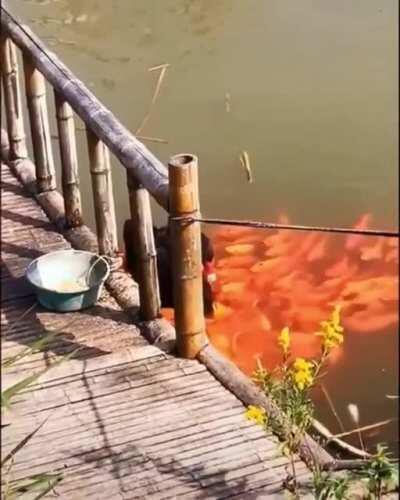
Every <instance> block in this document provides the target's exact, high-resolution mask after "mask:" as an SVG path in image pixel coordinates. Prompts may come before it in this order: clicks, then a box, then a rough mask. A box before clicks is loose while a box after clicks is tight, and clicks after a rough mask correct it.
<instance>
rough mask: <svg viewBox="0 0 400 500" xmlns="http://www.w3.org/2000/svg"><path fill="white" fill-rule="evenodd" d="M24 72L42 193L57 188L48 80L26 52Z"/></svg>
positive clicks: (39, 186)
mask: <svg viewBox="0 0 400 500" xmlns="http://www.w3.org/2000/svg"><path fill="white" fill-rule="evenodd" d="M24 73H25V91H26V100H27V104H28V111H29V121H30V126H31V137H32V146H33V155H34V158H35V166H36V182H37V187H38V191H39V192H40V193H41V192H43V191H52V190H53V189H55V188H56V177H55V169H54V161H53V151H52V148H51V136H50V126H49V118H48V114H47V103H46V82H45V79H44V77H43V75H42V74H41V73H40V72H39V70H37V69H36V68H35V66H34V64H33V62H32V60H31V59H30V57H29V56H28V55H27V54H24Z"/></svg>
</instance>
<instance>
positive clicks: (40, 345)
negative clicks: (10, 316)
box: [1, 318, 77, 369]
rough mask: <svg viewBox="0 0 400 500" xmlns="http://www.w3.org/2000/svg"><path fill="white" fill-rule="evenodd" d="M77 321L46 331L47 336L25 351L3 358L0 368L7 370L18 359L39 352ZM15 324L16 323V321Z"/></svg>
mask: <svg viewBox="0 0 400 500" xmlns="http://www.w3.org/2000/svg"><path fill="white" fill-rule="evenodd" d="M75 321H77V318H73V319H72V320H71V321H69V322H68V323H66V324H65V325H63V326H62V327H60V328H57V329H56V330H53V331H50V330H47V334H46V335H44V336H43V337H42V338H40V339H38V340H36V341H35V342H33V343H32V344H29V345H28V346H27V347H26V348H25V349H22V351H20V352H19V353H18V354H16V355H15V356H9V357H7V358H4V359H3V360H2V362H1V367H2V368H4V369H5V368H9V367H10V366H12V365H14V364H15V363H16V362H17V361H19V360H20V359H23V358H25V357H26V356H29V355H30V354H33V353H34V352H36V351H41V350H42V349H43V348H44V347H46V345H48V344H49V343H50V342H51V341H52V340H54V338H55V337H56V336H57V335H59V334H60V333H61V332H62V331H63V330H64V329H65V328H67V327H69V326H71V324H72V323H74V322H75ZM16 322H17V321H16Z"/></svg>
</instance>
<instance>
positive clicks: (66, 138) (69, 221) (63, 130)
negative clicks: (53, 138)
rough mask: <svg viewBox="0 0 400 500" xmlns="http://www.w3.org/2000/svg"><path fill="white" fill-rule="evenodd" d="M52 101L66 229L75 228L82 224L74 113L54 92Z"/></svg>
mask: <svg viewBox="0 0 400 500" xmlns="http://www.w3.org/2000/svg"><path fill="white" fill-rule="evenodd" d="M54 99H55V105H56V116H57V128H58V139H59V143H60V158H61V179H62V190H63V197H64V206H65V220H66V225H67V227H77V226H80V225H81V224H82V204H81V193H80V190H79V174H78V157H77V152H76V141H75V124H74V113H73V111H72V108H71V106H70V105H69V104H68V103H67V102H66V101H65V100H64V99H63V98H62V97H61V96H60V94H58V92H56V91H54Z"/></svg>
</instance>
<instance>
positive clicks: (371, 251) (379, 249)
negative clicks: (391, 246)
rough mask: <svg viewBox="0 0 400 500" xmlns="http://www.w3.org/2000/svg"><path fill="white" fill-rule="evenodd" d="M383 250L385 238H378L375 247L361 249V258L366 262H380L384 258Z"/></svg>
mask: <svg viewBox="0 0 400 500" xmlns="http://www.w3.org/2000/svg"><path fill="white" fill-rule="evenodd" d="M383 248H384V241H383V238H378V240H377V241H376V243H375V245H372V246H367V247H361V248H360V258H361V260H364V261H370V260H380V259H382V257H383Z"/></svg>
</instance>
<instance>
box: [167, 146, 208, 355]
mask: <svg viewBox="0 0 400 500" xmlns="http://www.w3.org/2000/svg"><path fill="white" fill-rule="evenodd" d="M168 166H169V183H170V190H169V192H170V210H171V216H172V217H173V216H177V217H183V218H184V217H185V216H186V217H199V216H200V206H199V193H198V174H197V158H196V157H195V156H193V155H188V154H182V155H176V156H173V157H172V158H171V160H170V161H169V164H168ZM170 228H171V244H172V250H173V251H172V262H173V276H174V278H173V282H174V283H173V285H174V309H175V328H176V338H177V347H178V352H179V354H181V355H182V356H183V357H185V358H195V357H196V356H197V354H198V353H199V351H200V350H201V349H202V348H203V347H204V346H205V345H207V336H206V333H205V331H206V330H205V321H204V306H203V280H202V262H201V233H200V224H199V223H198V222H191V223H189V224H185V223H181V222H177V221H172V220H171V221H170Z"/></svg>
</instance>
